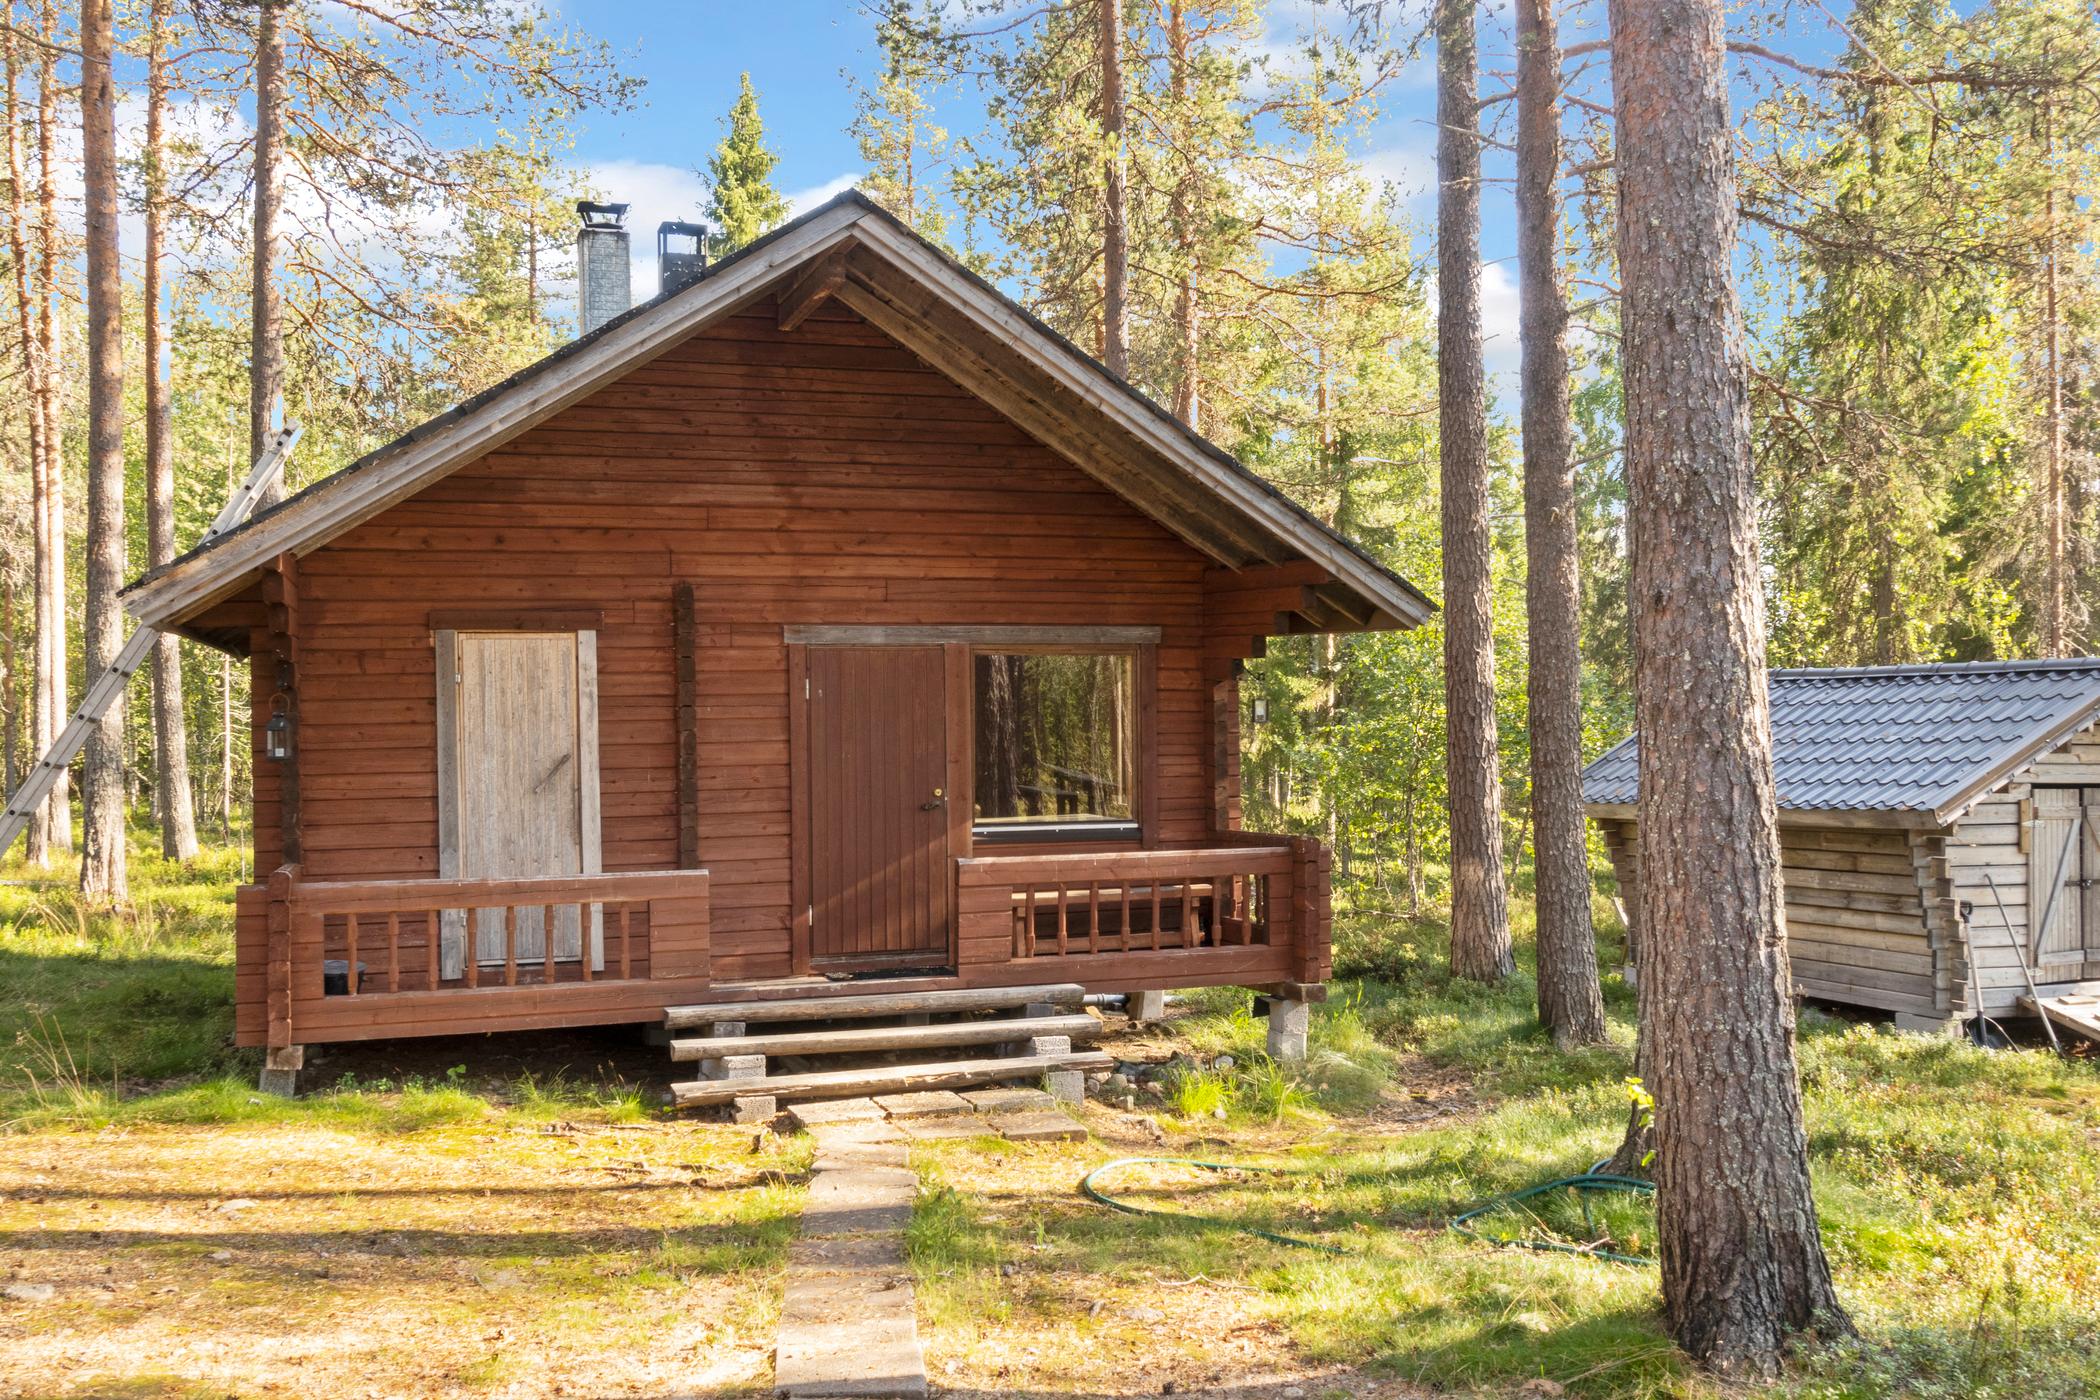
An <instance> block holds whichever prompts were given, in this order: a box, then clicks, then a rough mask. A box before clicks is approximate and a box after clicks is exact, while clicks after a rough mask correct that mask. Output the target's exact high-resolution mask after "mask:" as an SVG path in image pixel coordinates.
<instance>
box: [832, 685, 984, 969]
mask: <svg viewBox="0 0 2100 1400" xmlns="http://www.w3.org/2000/svg"><path fill="white" fill-rule="evenodd" d="M807 678H808V694H807V696H806V698H805V703H806V705H807V708H808V712H809V714H808V737H807V739H806V741H805V743H804V746H803V752H804V767H805V768H806V770H807V771H806V773H805V774H804V775H803V776H804V778H805V779H806V786H805V788H804V792H805V793H806V801H807V804H808V812H809V818H808V823H807V827H806V831H807V848H806V850H805V851H804V853H803V859H804V860H805V861H806V862H807V866H806V869H807V871H808V887H809V898H810V942H809V947H810V965H811V966H812V967H813V968H815V969H817V970H820V971H825V970H830V971H840V970H856V969H858V970H875V969H884V968H912V967H927V968H931V967H944V966H947V965H948V964H949V962H950V955H949V927H950V924H951V922H952V920H951V918H950V910H951V907H952V903H953V900H952V891H953V872H952V870H951V869H950V866H949V860H948V831H949V813H948V810H947V805H948V801H949V796H950V795H949V793H948V792H947V789H946V784H947V782H948V749H947V743H948V738H947V664H946V660H945V658H944V656H943V654H942V652H941V649H940V648H939V647H811V648H809V651H808V660H807Z"/></svg>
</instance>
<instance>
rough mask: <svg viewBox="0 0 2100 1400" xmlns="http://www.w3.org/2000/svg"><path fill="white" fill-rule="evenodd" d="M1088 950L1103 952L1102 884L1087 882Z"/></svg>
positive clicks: (1093, 881) (1090, 951) (1096, 881)
mask: <svg viewBox="0 0 2100 1400" xmlns="http://www.w3.org/2000/svg"><path fill="white" fill-rule="evenodd" d="M1086 950H1087V951H1088V952H1089V953H1098V952H1100V951H1101V882H1100V881H1099V880H1089V881H1087V882H1086Z"/></svg>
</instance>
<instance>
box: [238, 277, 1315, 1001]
mask: <svg viewBox="0 0 2100 1400" xmlns="http://www.w3.org/2000/svg"><path fill="white" fill-rule="evenodd" d="M1206 567H1207V561H1206V560H1205V559H1204V558H1203V557H1202V556H1201V555H1199V554H1198V553H1197V552H1196V551H1194V550H1193V549H1191V548H1190V547H1189V546H1188V545H1186V544H1184V543H1182V542H1181V541H1180V540H1178V539H1177V538H1176V537H1175V536H1173V535H1172V534H1170V533H1169V532H1168V531H1167V530H1165V529H1164V528H1162V527H1161V526H1159V525H1158V524H1156V523H1154V522H1153V521H1152V520H1150V519H1149V518H1147V517H1146V516H1144V515H1143V514H1141V513H1140V512H1139V511H1137V510H1136V509H1135V508H1133V507H1131V506H1130V505H1129V504H1127V503H1126V502H1125V501H1123V500H1122V499H1121V498H1120V497H1118V496H1116V495H1114V494H1112V493H1111V492H1109V491H1108V490H1106V489H1105V488H1103V487H1102V486H1100V485H1099V484H1097V483H1096V482H1094V481H1093V480H1092V479H1091V478H1089V477H1088V476H1086V475H1085V474H1083V473H1082V472H1080V471H1079V470H1078V469H1076V468H1075V467H1073V466H1072V465H1070V463H1068V462H1067V461H1065V460H1064V459H1063V458H1062V457H1060V456H1058V455H1057V454H1055V453H1053V452H1051V451H1050V450H1049V449H1048V448H1046V447H1044V446H1043V445H1042V444H1040V443H1038V442H1037V441H1036V440H1035V439H1033V438H1031V437H1029V436H1028V435H1026V434H1024V433H1023V432H1022V431H1021V430H1020V429H1018V428H1017V427H1015V426H1014V425H1013V424H1012V423H1011V422H1010V421H1008V420H1007V419H1005V418H1003V417H1001V416H1000V415H999V414H997V413H995V412H994V411H992V410H991V409H990V408H988V407H987V406H986V405H985V404H984V403H982V402H981V401H980V400H978V399H976V398H974V397H972V396H970V395H969V394H966V393H964V392H963V391H962V390H961V389H960V388H958V387H957V386H956V385H955V384H954V383H953V382H952V381H950V380H949V379H948V378H946V377H944V376H943V375H942V374H940V373H939V372H937V371H935V370H934V369H932V368H930V367H929V366H928V365H927V364H925V363H924V362H922V361H921V360H919V359H918V358H917V357H916V356H914V355H913V354H911V353H910V352H909V351H906V350H905V349H903V348H902V347H900V346H899V345H898V344H897V343H895V342H894V341H892V340H890V339H889V338H888V337H887V336H885V335H883V334H882V333H881V332H878V331H876V330H875V329H873V328H872V327H871V326H869V325H868V324H867V323H866V322H864V321H862V320H861V319H860V318H859V317H858V316H857V315H855V314H854V313H852V312H850V311H847V310H845V309H844V308H843V307H841V306H840V305H839V304H838V303H837V302H835V301H833V302H826V303H824V304H823V305H821V306H820V307H818V308H817V309H816V310H815V311H814V312H812V313H811V314H809V315H808V317H807V319H805V320H803V321H802V322H801V323H800V324H799V325H797V326H796V327H795V328H794V329H792V330H789V331H783V330H781V329H780V328H779V324H778V318H777V313H776V310H775V308H774V306H773V305H772V304H771V303H767V304H764V305H761V306H757V307H754V308H753V309H752V310H751V311H750V312H749V313H747V314H744V315H740V316H737V317H734V318H731V319H730V320H729V321H727V322H725V323H723V324H720V325H718V326H717V327H715V328H712V329H710V330H708V331H706V332H704V333H702V334H700V335H698V336H696V337H694V338H693V339H691V340H689V341H687V342H685V343H684V344H682V345H680V346H678V347H675V348H674V349H672V350H670V351H668V352H667V353H665V354H664V355H663V356H662V357H660V358H659V359H657V360H656V361H655V362H653V363H651V364H649V365H647V366H644V367H642V368H640V369H638V370H636V371H635V372H634V373H632V374H631V375H629V376H628V377H626V378H625V379H624V380H622V381H621V382H620V383H618V384H616V385H614V386H611V387H609V388H607V389H605V390H603V391H601V392H600V393H598V394H596V395H594V396H593V397H592V398H590V399H588V400H586V401H585V402H583V403H581V404H579V405H577V406H576V407H574V408H571V409H568V410H566V411H564V412H563V413H561V414H559V415H558V416H556V417H555V418H553V419H551V420H549V421H548V422H547V423H545V424H542V425H541V426H540V427H538V428H535V429H533V430H532V431H531V432H529V433H526V434H524V435H523V436H521V437H519V438H517V439H516V440H514V441H512V442H510V443H508V444H506V445H504V446H503V447H501V448H499V449H497V450H496V451H494V452H492V453H491V454H490V455H489V456H487V457H486V458H484V459H482V460H481V461H480V462H478V463H476V464H474V465H472V466H469V467H466V468H464V469H462V470H461V471H459V472H457V473H455V474H454V475H452V476H450V477H449V478H447V479H445V480H444V481H441V482H439V483H436V484H435V485H433V486H431V487H430V488H428V489H426V490H424V491H423V492H421V493H420V494H419V495H417V496H415V497H413V498H411V499H410V500H408V501H405V502H403V503H402V504H400V505H397V506H395V507H393V508H392V509H390V510H388V511H387V512H385V513H384V514H382V515H380V516H378V517H375V518H374V519H373V520H371V521H368V522H366V523H365V524H363V525H361V526H358V527H357V528H355V529H354V530H351V531H350V532H348V533H346V534H345V535H343V536H342V537H340V538H338V539H337V540H335V541H333V542H331V543H330V544H328V545H326V546H324V547H322V548H321V549H319V550H317V551H315V552H313V553H312V554H309V555H307V556H305V557H303V558H302V559H301V560H300V565H299V579H298V585H299V608H300V611H299V617H300V622H301V626H302V631H303V635H302V636H301V637H300V638H299V671H300V675H299V680H300V694H299V702H300V715H299V739H300V750H299V768H298V773H299V780H300V787H301V794H300V795H301V803H302V807H303V814H302V815H303V822H302V824H301V830H302V832H303V851H302V859H301V864H302V870H303V878H304V879H306V880H309V881H316V880H319V881H327V880H361V879H382V878H395V879H399V878H421V877H435V876H436V875H437V873H438V870H437V787H436V784H437V776H436V759H435V747H436V734H435V723H436V716H435V695H436V691H435V685H436V681H435V676H434V652H433V645H432V636H431V623H430V615H431V614H432V613H433V612H438V611H455V612H456V611H460V610H472V609H500V610H507V611H510V612H514V613H517V614H519V615H520V616H521V618H524V617H528V616H529V614H530V613H531V612H532V611H533V610H536V609H542V610H548V611H549V613H550V614H552V613H558V612H561V611H564V610H566V611H572V612H573V611H574V610H577V609H589V610H594V611H595V612H597V613H598V614H599V615H600V616H601V618H602V622H601V625H600V628H599V635H598V664H599V687H600V690H599V694H600V709H601V720H600V724H601V750H600V761H601V768H602V803H603V846H604V868H605V869H606V870H607V871H609V872H617V871H632V870H668V869H672V868H676V867H677V866H678V865H679V864H680V862H681V859H682V858H688V859H689V858H690V857H691V856H692V855H694V854H697V856H698V859H699V861H700V863H701V864H702V865H704V866H705V867H707V868H708V869H709V870H710V872H711V873H712V875H713V881H712V939H713V947H712V954H711V957H712V974H713V976H714V978H715V980H716V981H725V980H734V979H739V978H761V977H773V976H782V975H786V974H787V973H788V971H789V951H788V922H789V919H788V915H789V910H788V904H789V891H788V848H789V828H788V714H789V705H790V697H789V696H788V694H787V674H786V667H787V658H786V648H785V645H784V642H783V639H782V632H781V629H782V627H783V625H786V624H796V623H800V624H853V625H870V624H911V623H917V624H981V625H987V626H990V625H1013V624H1049V625H1074V624H1096V625H1098V624H1129V625H1149V626H1158V627H1160V628H1161V629H1162V637H1161V641H1160V644H1159V647H1158V650H1157V657H1158V661H1157V666H1158V685H1157V701H1156V703H1157V713H1158V722H1157V736H1158V745H1157V759H1156V772H1155V773H1154V774H1152V775H1151V777H1152V780H1153V782H1154V784H1155V785H1156V791H1155V793H1154V794H1153V799H1152V800H1150V801H1148V802H1147V803H1146V808H1147V811H1148V813H1150V812H1156V814H1157V816H1156V827H1157V831H1156V833H1155V834H1154V839H1155V840H1156V841H1159V842H1164V843H1169V844H1173V843H1180V844H1197V843H1200V842H1201V841H1202V840H1203V839H1204V838H1205V837H1206V835H1207V834H1208V833H1209V832H1210V830H1211V829H1212V826H1213V823H1214V821H1215V820H1216V819H1217V813H1218V810H1219V807H1220V793H1219V791H1217V790H1216V787H1215V784H1214V776H1215V775H1214V773H1213V768H1214V765H1215V752H1216V750H1215V749H1214V746H1213V723H1214V719H1213V709H1212V705H1213V697H1212V693H1211V685H1210V684H1207V683H1206V682H1207V681H1208V682H1210V683H1211V684H1214V683H1215V682H1216V681H1217V680H1218V679H1219V678H1220V677H1219V669H1218V668H1219V667H1220V665H1221V664H1223V663H1224V661H1225V660H1226V659H1227V653H1230V655H1233V656H1237V655H1245V654H1251V653H1252V650H1253V648H1254V645H1255V643H1254V639H1255V638H1257V637H1258V636H1259V635H1260V634H1261V633H1262V632H1264V631H1267V630H1269V628H1270V627H1271V625H1272V624H1273V622H1274V619H1275V616H1276V611H1277V607H1278V602H1277V598H1276V597H1271V596H1263V597H1260V598H1253V599H1246V600H1242V601H1243V606H1241V607H1240V608H1239V609H1238V613H1243V614H1244V616H1240V615H1237V614H1235V615H1234V616H1232V617H1230V618H1220V619H1216V620H1217V621H1218V622H1219V624H1220V625H1219V626H1215V627H1212V626H1207V625H1206V621H1207V619H1206V600H1207V598H1218V597H1222V596H1224V593H1227V592H1230V591H1231V588H1230V586H1231V584H1232V583H1233V582H1234V578H1235V576H1232V575H1229V574H1228V575H1224V576H1223V577H1222V578H1214V579H1213V580H1212V583H1211V586H1209V587H1208V588H1207V585H1206ZM1321 577H1323V578H1324V575H1322V576H1321ZM684 584H690V585H692V589H693V604H692V614H691V621H690V624H689V625H690V637H691V643H690V645H691V648H692V656H693V663H692V665H693V675H692V682H691V684H692V691H691V710H690V713H691V715H692V721H691V723H692V726H693V731H694V732H693V734H692V736H691V746H690V749H689V752H688V755H687V765H686V766H685V767H684V768H683V769H682V766H681V762H680V760H681V753H680V735H679V732H678V715H679V710H680V699H681V697H680V694H679V687H678V677H677V664H676V661H677V650H678V648H677V647H676V645H675V640H676V636H677V633H678V631H679V630H680V629H678V628H676V627H675V626H674V601H673V600H674V596H675V590H676V589H677V588H678V587H679V586H680V585H684ZM1270 586H1271V589H1272V591H1273V588H1274V587H1277V586H1282V587H1284V592H1285V593H1286V594H1288V596H1289V597H1290V598H1295V597H1297V596H1298V591H1299V590H1300V589H1301V587H1302V586H1303V585H1302V583H1301V581H1298V580H1295V579H1294V580H1292V581H1290V582H1289V583H1288V585H1276V584H1274V583H1272V584H1271V585H1270ZM1221 590H1222V591H1221ZM1227 623H1229V627H1228V626H1226V624H1227ZM1227 635H1230V636H1235V637H1241V638H1245V639H1246V640H1245V641H1243V642H1241V643H1239V644H1237V645H1236V646H1234V645H1228V644H1225V643H1224V642H1222V640H1221V639H1222V638H1223V637H1225V636H1227ZM255 666H256V685H255V692H256V694H257V697H258V703H257V708H256V734H257V736H258V739H259V736H260V732H261V725H262V724H263V723H264V722H266V720H267V718H268V715H267V698H268V696H269V694H270V693H271V691H272V690H273V689H274V672H273V671H272V669H271V668H272V666H273V663H272V661H271V660H270V659H269V658H268V657H267V656H258V658H257V660H256V663H255ZM1236 757H1237V756H1236V751H1235V753H1234V755H1233V761H1234V762H1235V763H1236ZM682 772H683V773H684V774H685V775H686V781H687V782H689V783H690V784H691V785H692V790H693V792H694V794H695V795H696V798H697V803H696V808H695V806H694V805H691V804H689V805H688V810H687V813H686V816H687V819H688V821H689V822H691V823H692V827H693V829H692V830H690V831H689V832H688V833H687V834H686V838H685V840H684V841H681V830H680V816H681V812H680V807H681V803H680V792H679V787H680V779H681V773H682ZM256 775H257V776H256V789H255V793H256V797H255V800H256V818H257V820H256V833H257V834H256V858H257V865H258V868H259V869H261V870H264V871H268V870H270V869H272V868H274V867H275V866H276V865H277V864H278V863H279V862H280V861H281V860H282V858H283V855H284V852H283V850H282V847H281V844H280V842H279V840H278V838H277V837H276V836H275V835H274V833H276V832H277V831H278V830H279V828H280V820H279V818H280V815H281V814H280V811H279V807H278V803H279V796H280V786H281V775H280V774H279V773H278V772H277V771H276V768H275V766H273V765H271V764H270V763H268V762H267V761H262V760H259V761H258V762H257V764H256ZM1226 796H1227V797H1229V798H1230V799H1231V802H1230V804H1229V807H1228V810H1236V792H1235V793H1228V794H1226ZM956 854H958V855H960V854H964V852H960V851H958V852H957V853H956Z"/></svg>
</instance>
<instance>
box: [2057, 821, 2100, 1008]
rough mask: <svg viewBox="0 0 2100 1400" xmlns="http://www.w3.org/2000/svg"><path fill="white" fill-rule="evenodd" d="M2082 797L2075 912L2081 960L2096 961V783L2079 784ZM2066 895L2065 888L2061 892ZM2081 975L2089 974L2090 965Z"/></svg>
mask: <svg viewBox="0 0 2100 1400" xmlns="http://www.w3.org/2000/svg"><path fill="white" fill-rule="evenodd" d="M2080 791H2082V792H2083V793H2084V795H2085V800H2084V801H2083V803H2082V804H2081V808H2082V810H2081V811H2080V813H2079V817H2080V821H2079V825H2080V828H2081V835H2082V836H2083V838H2084V839H2083V840H2082V841H2081V843H2080V851H2079V870H2078V876H2079V881H2078V884H2079V890H2078V892H2079V894H2080V895H2081V896H2082V898H2080V900H2079V914H2080V919H2081V922H2082V924H2083V930H2082V932H2083V933H2084V936H2085V961H2086V962H2087V963H2088V964H2092V963H2100V787H2089V788H2083V789H2081V790H2080ZM2065 897H2066V898H2068V897H2069V892H2068V891H2066V892H2065ZM2084 975H2085V976H2088V977H2090V976H2092V969H2091V967H2090V966H2088V968H2087V969H2086V972H2085V974H2084Z"/></svg>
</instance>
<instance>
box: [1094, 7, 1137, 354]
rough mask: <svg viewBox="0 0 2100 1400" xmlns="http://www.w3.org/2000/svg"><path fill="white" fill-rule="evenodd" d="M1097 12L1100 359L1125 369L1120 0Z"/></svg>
mask: <svg viewBox="0 0 2100 1400" xmlns="http://www.w3.org/2000/svg"><path fill="white" fill-rule="evenodd" d="M1095 3H1096V6H1097V7H1098V10H1099V15H1100V33H1099V36H1098V41H1097V47H1098V48H1099V50H1100V52H1099V55H1098V56H1099V59H1100V63H1101V141H1102V145H1103V147H1104V151H1103V155H1102V162H1103V166H1104V169H1103V172H1102V174H1103V180H1102V205H1101V270H1102V286H1101V362H1102V363H1103V364H1105V365H1107V366H1108V367H1109V368H1110V369H1111V370H1113V371H1115V372H1116V373H1117V374H1119V375H1124V376H1128V375H1129V373H1130V221H1129V212H1128V207H1127V202H1126V197H1125V192H1124V189H1123V172H1124V160H1123V0H1095Z"/></svg>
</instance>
